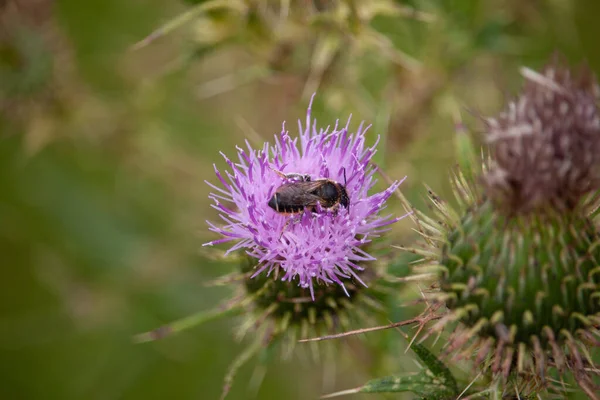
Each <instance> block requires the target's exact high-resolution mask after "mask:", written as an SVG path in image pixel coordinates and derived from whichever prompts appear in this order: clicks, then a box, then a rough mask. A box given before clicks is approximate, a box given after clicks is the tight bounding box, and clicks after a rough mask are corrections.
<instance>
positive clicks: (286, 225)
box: [279, 218, 292, 239]
mask: <svg viewBox="0 0 600 400" xmlns="http://www.w3.org/2000/svg"><path fill="white" fill-rule="evenodd" d="M290 222H292V219H291V218H290V219H288V220H287V221H285V225H283V228H282V229H281V233H280V234H279V239H281V237H282V236H283V232H285V230H286V229H287V227H288V225H289V224H290Z"/></svg>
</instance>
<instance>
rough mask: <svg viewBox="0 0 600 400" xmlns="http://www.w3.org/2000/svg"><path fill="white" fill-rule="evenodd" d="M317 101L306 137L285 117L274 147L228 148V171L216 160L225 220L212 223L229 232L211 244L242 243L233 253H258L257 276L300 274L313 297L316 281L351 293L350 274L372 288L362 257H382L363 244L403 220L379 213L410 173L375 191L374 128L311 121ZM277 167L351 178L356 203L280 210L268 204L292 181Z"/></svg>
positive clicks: (217, 198)
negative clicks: (369, 142) (369, 137)
mask: <svg viewBox="0 0 600 400" xmlns="http://www.w3.org/2000/svg"><path fill="white" fill-rule="evenodd" d="M313 98H314V96H313ZM311 105H312V99H311V102H310V104H309V108H308V112H307V115H306V125H305V126H304V127H303V126H302V123H301V122H300V121H299V123H298V125H299V128H300V136H299V137H297V138H292V137H291V136H290V135H289V134H288V132H287V131H286V130H285V123H284V125H283V129H282V131H281V133H280V134H279V135H278V136H277V135H276V136H275V144H274V145H270V144H269V143H265V144H264V146H263V148H262V149H261V150H258V151H257V150H254V149H253V148H252V146H251V145H250V143H248V141H246V146H247V149H242V148H239V147H238V148H237V150H238V161H237V162H234V161H232V160H230V159H229V158H227V156H225V155H224V154H223V153H221V155H223V157H224V158H225V161H226V162H227V164H228V165H229V170H227V171H224V172H221V171H219V170H218V169H217V167H216V166H215V174H216V175H217V178H218V179H219V181H220V182H221V184H222V187H218V186H216V185H213V184H211V183H209V182H207V184H209V185H210V186H211V187H212V188H213V189H214V192H213V193H211V194H210V195H209V197H210V198H211V199H212V200H213V201H214V204H212V207H213V208H215V209H216V210H218V211H219V212H220V214H219V216H220V218H221V219H222V220H223V221H224V225H221V226H218V225H216V224H213V223H211V222H209V221H207V223H208V225H209V226H210V230H211V231H213V232H216V233H218V234H220V235H221V236H223V238H221V239H218V240H215V241H212V242H209V243H205V244H204V246H212V245H215V244H219V243H225V242H232V241H235V242H236V243H235V244H234V245H233V246H232V247H231V248H230V249H229V250H228V251H227V253H226V254H228V253H231V252H233V251H236V250H240V249H246V253H247V254H248V255H250V256H252V257H254V258H256V259H257V267H256V271H255V273H254V274H253V275H252V277H255V276H257V275H258V274H260V273H262V272H266V273H267V274H268V275H269V274H271V273H272V272H273V271H275V275H276V276H278V274H279V273H282V274H283V276H282V277H281V280H282V281H292V280H294V279H296V277H297V278H298V281H299V285H300V286H301V287H303V288H309V289H310V292H311V297H312V298H313V300H314V289H313V285H314V282H315V280H316V281H317V283H325V284H331V283H336V284H339V285H341V287H342V288H343V289H344V291H345V292H346V294H348V292H347V291H346V288H345V286H344V282H343V280H344V279H350V278H351V277H353V278H354V279H356V280H357V281H358V282H360V283H361V284H363V285H365V286H366V284H365V283H364V282H363V281H362V280H361V279H360V277H359V275H358V272H360V271H362V270H363V269H364V268H363V267H362V266H361V264H362V263H363V262H366V261H373V260H375V258H374V257H372V256H371V255H369V254H367V253H366V252H365V251H364V250H362V249H361V247H362V246H364V245H366V244H367V243H370V242H371V240H372V239H373V238H374V237H378V236H379V234H380V233H382V232H384V231H386V230H388V229H389V228H387V226H388V225H390V224H393V223H395V222H397V221H399V220H400V219H402V218H403V217H399V218H392V216H391V215H387V216H384V217H380V216H379V212H380V211H381V210H382V209H383V208H385V202H386V200H387V199H388V198H389V197H390V196H391V194H392V193H393V192H394V191H395V190H396V189H397V188H398V186H399V185H400V183H402V181H403V180H404V179H403V180H402V181H396V182H394V183H393V184H392V185H391V186H390V187H389V188H387V189H386V190H385V191H383V192H379V193H375V194H373V195H371V196H369V194H368V192H369V190H370V189H371V188H372V187H373V186H374V184H375V182H376V180H375V179H374V177H373V175H374V173H375V169H374V167H373V165H372V164H371V159H372V157H373V155H374V154H375V152H376V146H377V143H375V145H373V146H372V147H367V146H366V145H365V133H366V131H367V129H368V128H369V126H367V127H366V128H363V125H362V123H361V125H360V126H359V129H358V131H357V132H356V133H349V131H348V126H349V123H350V119H349V120H348V122H347V123H346V126H344V127H343V128H341V129H338V121H336V124H335V126H334V128H333V131H331V132H329V127H327V128H326V129H318V128H317V126H316V121H315V120H311V108H310V107H311ZM378 141H379V139H378V140H377V142H378ZM274 170H277V171H281V172H283V173H285V174H290V173H299V174H307V175H309V176H310V177H311V179H312V180H316V179H321V178H327V179H331V180H333V181H336V182H339V183H341V184H344V185H345V186H346V191H347V193H348V197H349V200H350V201H349V206H348V207H347V208H346V207H341V206H340V207H339V208H338V210H337V211H336V212H332V211H328V210H323V209H321V208H320V207H318V206H317V210H316V212H311V211H310V210H308V209H305V210H304V211H303V212H301V213H299V214H292V215H286V214H282V213H278V212H277V211H275V210H273V209H272V208H271V207H269V206H268V201H269V199H270V198H271V197H272V196H273V194H274V193H275V191H276V190H277V188H278V187H280V186H281V185H282V184H284V183H286V180H285V179H284V178H282V177H281V176H279V175H278V174H277V173H276V172H275V171H274ZM345 178H346V179H345ZM232 205H233V206H232ZM280 270H281V271H280Z"/></svg>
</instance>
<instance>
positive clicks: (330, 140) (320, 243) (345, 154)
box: [138, 106, 402, 393]
mask: <svg viewBox="0 0 600 400" xmlns="http://www.w3.org/2000/svg"><path fill="white" fill-rule="evenodd" d="M299 125H300V135H299V137H292V136H291V135H290V134H289V133H288V132H287V131H286V130H285V127H284V129H283V131H282V132H281V133H280V134H279V135H277V136H275V142H274V144H273V145H271V144H269V143H266V144H264V146H263V147H262V149H261V150H259V151H257V150H255V149H254V148H253V147H252V145H251V144H250V143H248V142H246V146H247V148H246V149H241V148H238V157H237V161H235V162H234V161H232V160H230V159H229V158H227V157H226V156H225V155H223V157H224V158H225V161H226V163H227V165H228V170H226V171H224V172H221V171H220V170H218V169H217V168H216V166H215V173H216V176H217V178H218V180H219V182H220V185H215V184H212V183H209V182H207V183H208V184H209V185H210V186H211V187H212V188H213V189H214V192H213V193H211V194H210V195H209V197H210V198H211V199H212V200H213V205H212V206H213V208H215V209H216V210H217V211H218V212H219V216H220V218H221V220H222V222H221V223H220V224H216V223H212V222H208V224H209V227H210V230H211V231H213V232H215V233H217V234H219V236H220V238H219V239H216V240H214V241H211V242H209V243H206V244H205V246H207V247H208V248H207V249H206V250H207V253H210V254H219V256H218V257H219V259H220V260H229V261H231V262H233V263H237V265H238V271H237V272H236V273H234V274H232V275H229V276H225V277H223V278H222V279H219V280H218V281H217V282H215V283H217V284H222V285H232V286H233V287H235V289H236V290H237V292H236V295H235V296H234V297H233V298H232V299H231V300H230V301H228V302H227V303H226V304H224V305H223V306H222V307H221V308H219V309H218V310H214V311H210V312H208V313H202V314H201V315H199V316H196V317H190V318H188V319H186V320H183V321H182V322H179V323H177V322H176V323H174V324H172V325H170V326H167V327H166V328H159V329H158V330H155V331H152V332H148V333H146V334H143V335H141V336H139V337H138V340H140V341H146V340H152V339H156V338H158V337H163V336H164V335H165V334H168V333H171V332H173V331H177V330H180V329H184V328H187V327H188V326H189V325H190V324H192V323H194V324H195V323H197V322H204V321H206V320H208V319H212V318H214V317H216V316H221V315H224V314H228V313H229V312H230V311H231V312H234V313H239V314H242V316H243V318H242V323H241V326H240V328H239V329H237V330H236V336H237V337H238V338H239V339H241V338H242V337H244V336H246V335H247V334H249V333H252V334H253V337H254V340H253V342H252V344H251V345H250V347H249V348H248V350H247V351H246V352H244V353H242V354H241V355H240V357H239V358H238V359H237V360H236V361H234V363H233V364H232V366H231V368H230V372H229V374H228V376H227V378H226V385H225V393H227V391H228V388H229V386H230V385H231V383H232V380H233V375H234V374H235V372H236V370H237V369H238V368H239V367H240V366H241V365H242V364H243V363H245V362H246V361H248V359H249V358H250V357H251V356H253V355H255V354H257V353H259V352H263V351H265V352H267V351H268V352H269V353H272V351H270V350H271V349H272V348H274V347H275V345H281V347H279V346H278V348H279V350H280V351H278V352H277V353H280V354H281V355H282V356H283V357H287V356H289V355H291V354H292V350H293V349H294V348H295V347H296V346H295V344H296V343H297V341H298V340H299V339H301V338H309V337H314V336H320V335H326V334H331V333H335V332H336V331H338V330H340V329H344V330H349V329H352V328H353V327H358V326H364V325H367V324H373V323H375V320H374V319H372V318H373V316H376V315H381V314H382V312H383V311H384V310H383V308H382V305H381V302H380V300H382V297H385V295H386V292H387V289H388V288H389V287H388V286H387V285H386V284H383V282H382V281H385V280H386V279H385V272H384V271H383V268H384V265H385V262H384V261H383V260H381V259H380V260H377V258H376V257H375V256H374V255H375V252H378V253H383V251H380V250H384V249H382V244H383V243H382V242H381V241H380V240H374V239H375V238H380V235H381V233H383V232H384V231H386V230H388V229H389V225H390V224H393V223H395V222H397V221H398V220H400V219H401V218H402V217H400V218H395V217H392V216H391V215H384V216H381V215H380V212H381V211H382V210H383V209H384V208H385V203H386V201H387V199H388V198H389V197H390V195H391V194H392V193H393V192H394V191H395V190H396V189H397V188H398V186H399V185H400V182H399V181H396V182H393V183H392V184H391V185H390V186H389V187H388V188H387V189H385V190H383V191H381V192H377V193H369V192H370V191H371V190H372V189H373V186H374V184H375V179H374V176H373V175H374V173H375V168H374V165H373V164H372V162H371V159H372V157H373V155H374V154H375V152H376V145H377V141H378V139H377V140H376V141H375V144H374V145H373V146H371V147H369V146H367V145H366V136H365V133H366V131H367V129H363V126H362V124H361V126H360V127H359V129H358V131H357V132H356V133H350V132H349V122H348V123H347V124H346V125H345V126H343V127H338V123H337V122H336V125H335V127H334V128H333V130H329V127H328V128H326V129H320V128H318V127H317V124H316V121H314V120H313V119H312V118H311V109H310V106H309V109H308V113H307V116H306V123H305V125H304V126H302V124H301V123H300V124H299ZM322 180H327V181H328V182H333V183H335V184H337V185H340V186H338V188H340V190H341V188H343V191H344V196H346V197H347V198H344V199H343V200H342V198H340V199H337V200H336V201H334V203H335V204H333V205H332V204H330V203H331V202H327V201H324V202H320V201H319V198H320V197H323V193H320V192H318V190H319V189H316V188H318V187H320V186H319V185H320V183H322V182H323V181H322ZM298 184H302V185H301V186H297V185H298ZM285 185H296V186H294V190H300V192H301V193H300V195H301V196H299V202H298V203H294V204H292V205H293V207H291V205H290V204H287V203H284V202H283V199H282V197H281V196H280V197H275V194H276V193H280V194H281V193H282V192H281V188H282V187H284V186H285ZM286 187H289V186H286ZM273 199H278V200H277V201H281V203H277V204H271V203H272V202H273ZM307 199H308V200H310V201H309V202H305V200H307ZM288 200H289V199H288ZM294 201H295V200H294ZM278 205H279V206H281V207H278ZM283 211H285V212H283ZM222 243H233V245H232V246H231V247H230V248H229V249H228V250H226V251H224V252H220V251H219V250H216V249H215V248H214V247H213V246H217V245H219V244H222ZM378 261H379V262H378ZM390 283H391V282H390ZM308 346H309V348H312V349H313V351H312V352H311V354H313V355H314V356H316V357H319V352H317V351H316V349H317V346H316V344H315V343H312V344H309V345H308ZM323 352H324V353H325V355H326V356H327V354H329V357H333V354H334V353H332V352H331V350H329V351H328V350H326V349H323Z"/></svg>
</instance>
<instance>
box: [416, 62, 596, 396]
mask: <svg viewBox="0 0 600 400" xmlns="http://www.w3.org/2000/svg"><path fill="white" fill-rule="evenodd" d="M524 75H525V77H526V78H527V79H528V83H527V85H526V86H525V90H524V91H523V93H522V94H521V96H520V97H519V98H518V99H517V100H516V101H515V102H512V103H511V104H510V105H509V107H508V110H507V111H506V112H505V113H503V114H501V115H500V117H499V118H498V119H488V120H487V124H488V135H487V139H488V142H490V143H491V145H492V147H491V152H490V158H489V159H487V160H484V161H483V163H482V168H481V169H480V170H479V171H473V170H470V171H466V170H467V168H464V167H465V165H467V163H465V162H461V166H462V167H463V171H465V173H463V172H458V174H457V175H456V176H455V177H454V179H453V184H454V188H455V194H456V197H457V200H458V202H459V207H458V208H456V209H455V208H453V207H451V206H449V205H448V204H447V203H445V202H444V201H443V200H441V199H440V198H439V197H438V196H436V195H435V194H433V193H432V192H430V198H431V201H432V202H433V204H434V206H435V207H434V208H435V210H436V218H432V217H429V216H427V215H425V214H423V213H419V212H416V213H415V214H414V215H415V217H414V219H415V221H416V222H417V224H418V226H419V230H420V232H421V234H422V236H423V238H424V239H425V241H426V243H427V246H426V249H414V250H413V251H414V252H416V253H419V254H422V255H424V256H425V263H424V265H422V266H421V267H419V268H425V269H429V270H431V268H433V270H434V274H433V275H429V276H434V277H435V278H436V279H437V285H436V286H437V287H439V290H438V291H436V293H435V294H433V296H432V297H433V298H434V299H437V302H436V303H435V304H437V307H438V308H439V309H441V308H440V307H439V306H440V305H444V306H445V307H446V311H445V313H444V314H443V316H442V317H441V319H440V320H439V321H438V322H437V323H436V325H435V326H434V328H433V329H432V330H431V332H441V331H442V330H443V329H445V328H448V327H453V330H452V333H451V335H450V338H449V342H448V344H447V346H446V348H445V352H446V353H447V354H455V355H456V356H457V357H458V358H465V359H470V360H472V361H474V364H473V365H474V367H476V368H478V369H479V370H480V371H481V372H482V373H484V374H485V373H488V372H489V373H490V374H491V376H492V378H493V380H494V382H496V383H495V384H496V385H500V386H503V389H502V392H503V393H508V392H513V390H517V391H518V389H512V388H516V387H517V386H520V387H528V390H529V391H530V392H533V393H539V391H541V390H545V389H546V388H548V387H549V386H551V383H553V382H563V380H564V379H566V376H567V374H566V373H567V372H570V373H571V375H572V376H573V377H574V379H575V380H576V381H577V383H578V384H579V386H580V387H581V388H582V389H583V390H584V391H585V392H586V394H587V395H588V396H590V397H591V398H593V399H598V394H597V393H598V391H597V390H598V389H597V387H596V385H595V383H594V378H593V375H595V374H597V369H596V368H595V367H594V364H593V361H592V356H591V348H592V347H593V346H599V345H600V235H599V233H598V229H597V227H596V226H595V222H594V215H595V210H596V209H597V204H598V189H599V188H600V185H599V180H598V168H599V167H600V159H599V158H600V151H598V150H597V149H598V147H599V146H600V122H599V121H600V120H599V117H598V115H599V113H598V109H597V107H596V105H595V101H596V100H595V99H596V97H595V96H597V85H596V83H595V80H594V79H591V76H592V75H591V73H590V72H589V71H584V72H583V74H582V75H581V76H579V77H572V76H571V74H570V72H569V71H568V70H566V69H564V68H563V67H561V66H560V65H558V64H557V63H553V64H550V65H549V66H547V67H546V68H545V69H544V71H543V73H541V74H538V73H536V72H533V71H530V70H525V73H524ZM582 77H583V78H582ZM574 82H579V83H577V84H575V83H574ZM586 85H587V86H586ZM459 140H464V138H462V137H461V138H459ZM462 161H464V160H462ZM556 379H558V381H557V380H556ZM507 381H511V384H510V385H505V383H506V382H507ZM525 394H526V393H523V392H520V393H519V395H520V396H523V395H525ZM530 394H531V393H530Z"/></svg>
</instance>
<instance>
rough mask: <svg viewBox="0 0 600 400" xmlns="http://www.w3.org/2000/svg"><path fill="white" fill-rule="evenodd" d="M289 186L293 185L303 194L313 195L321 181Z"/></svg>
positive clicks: (321, 183)
mask: <svg viewBox="0 0 600 400" xmlns="http://www.w3.org/2000/svg"><path fill="white" fill-rule="evenodd" d="M290 185H293V186H295V187H296V188H298V189H299V190H302V191H304V192H307V193H310V194H314V192H315V191H316V190H317V189H319V188H320V187H321V186H322V185H323V181H308V182H297V183H292V184H290Z"/></svg>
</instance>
